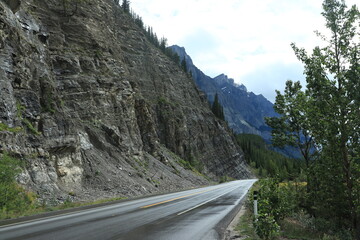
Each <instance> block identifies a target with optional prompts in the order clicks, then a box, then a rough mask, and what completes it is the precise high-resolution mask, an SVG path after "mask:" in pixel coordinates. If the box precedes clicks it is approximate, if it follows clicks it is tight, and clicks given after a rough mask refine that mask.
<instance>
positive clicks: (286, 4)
mask: <svg viewBox="0 0 360 240" xmlns="http://www.w3.org/2000/svg"><path fill="white" fill-rule="evenodd" d="M357 1H358V0H347V1H346V3H347V5H348V6H351V5H352V4H355V3H356V2H357ZM130 5H131V8H132V9H133V10H134V11H135V12H136V13H137V14H139V15H140V16H141V17H142V18H143V21H144V23H145V24H146V25H149V26H152V27H153V29H154V31H155V32H156V33H157V35H158V37H159V38H161V37H163V36H164V37H165V38H167V39H168V45H174V44H176V45H179V46H182V47H185V49H186V51H187V53H188V54H189V55H190V57H191V58H192V59H193V62H194V64H195V65H196V66H197V67H198V68H200V69H201V70H202V71H203V72H204V73H205V74H207V75H209V76H211V77H215V76H217V75H219V74H221V73H224V74H226V75H228V77H230V78H233V79H234V80H235V82H236V83H239V84H240V83H241V84H244V85H245V86H246V87H247V89H248V91H252V92H254V93H256V94H262V95H264V96H265V97H266V98H267V99H269V100H270V101H272V102H274V99H275V89H278V90H283V89H284V86H285V81H286V80H288V79H291V80H294V81H297V80H300V81H302V82H303V83H304V79H305V77H304V76H303V74H302V73H303V67H302V64H301V63H300V62H299V61H298V60H297V58H296V57H295V55H294V53H293V51H292V49H291V47H290V43H292V42H295V43H296V44H297V45H298V46H299V47H305V48H306V49H308V50H311V49H313V47H315V46H317V45H319V44H320V41H319V39H318V37H316V35H315V34H314V31H315V30H320V32H325V29H324V24H325V23H324V19H323V17H322V16H321V12H322V1H321V0H221V1H219V0H181V1H179V0H132V1H131V3H130Z"/></svg>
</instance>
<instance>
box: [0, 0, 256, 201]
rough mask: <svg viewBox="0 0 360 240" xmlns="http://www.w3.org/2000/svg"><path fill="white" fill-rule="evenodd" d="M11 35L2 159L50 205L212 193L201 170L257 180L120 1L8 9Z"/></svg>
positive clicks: (2, 6) (3, 60) (2, 19)
mask: <svg viewBox="0 0 360 240" xmlns="http://www.w3.org/2000/svg"><path fill="white" fill-rule="evenodd" d="M0 26H1V28H0V122H1V125H0V126H2V127H0V151H1V152H7V153H9V154H11V155H13V156H16V157H17V158H19V159H22V161H23V162H24V166H25V167H24V171H23V173H22V174H21V175H20V176H19V179H18V181H19V182H20V183H21V184H23V185H24V186H26V187H27V188H30V189H31V190H33V191H35V192H37V193H38V195H39V196H40V197H41V198H43V199H44V200H46V201H55V202H59V201H63V200H65V199H67V198H69V197H70V198H76V199H80V200H83V199H94V198H103V197H108V196H114V195H123V196H134V195H142V194H147V193H154V192H161V191H170V190H175V189H181V188H187V187H192V186H198V185H202V184H208V183H209V182H208V180H206V179H205V178H203V177H202V176H199V174H196V171H195V170H194V169H197V170H198V171H202V173H204V174H205V175H207V176H209V177H210V178H212V179H214V180H215V179H217V178H218V177H220V176H224V175H227V176H231V177H234V178H247V177H250V176H251V174H250V172H249V171H248V169H247V166H246V164H245V162H244V159H243V153H242V151H241V149H239V147H238V146H237V145H236V144H235V141H234V139H233V137H232V135H231V134H230V133H229V131H228V128H227V127H226V125H225V124H224V123H223V122H221V121H219V120H217V119H216V118H215V117H214V115H213V114H212V113H211V111H210V109H209V106H208V103H207V101H206V99H205V97H204V96H203V95H202V94H201V93H200V92H199V91H198V90H197V88H196V86H195V84H194V83H193V81H192V80H191V79H190V78H189V77H188V76H187V75H186V74H184V73H183V71H182V70H181V69H180V68H179V67H178V66H177V65H176V64H174V63H173V62H172V61H171V60H169V59H168V57H166V56H165V55H163V54H162V53H161V51H159V50H158V49H157V48H155V47H153V45H151V44H150V43H149V42H148V41H147V39H146V37H145V35H144V33H143V32H142V30H141V29H140V28H138V27H137V25H135V24H134V23H133V20H132V19H131V17H129V15H128V14H126V13H124V12H123V11H122V10H121V9H120V7H119V6H118V5H117V4H116V3H115V2H114V1H113V0H98V1H83V0H47V1H44V0H21V1H12V0H6V1H4V0H3V1H0ZM190 168H191V169H193V171H191V170H189V169H190Z"/></svg>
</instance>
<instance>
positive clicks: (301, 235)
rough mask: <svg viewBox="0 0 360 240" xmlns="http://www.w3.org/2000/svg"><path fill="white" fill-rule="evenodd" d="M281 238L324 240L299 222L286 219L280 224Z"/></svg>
mask: <svg viewBox="0 0 360 240" xmlns="http://www.w3.org/2000/svg"><path fill="white" fill-rule="evenodd" d="M280 229H281V233H280V235H281V237H283V238H287V239H301V240H317V239H319V240H320V239H322V238H321V235H320V234H318V233H316V232H314V231H311V230H310V229H308V228H307V227H306V226H304V225H303V224H302V223H300V222H299V221H298V220H296V219H293V218H285V219H284V220H282V221H281V222H280Z"/></svg>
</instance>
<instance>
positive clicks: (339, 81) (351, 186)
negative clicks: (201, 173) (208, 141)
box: [239, 0, 360, 240]
mask: <svg viewBox="0 0 360 240" xmlns="http://www.w3.org/2000/svg"><path fill="white" fill-rule="evenodd" d="M322 15H323V17H324V18H325V22H326V27H327V28H328V30H329V33H330V36H325V35H322V34H321V33H319V32H317V35H318V36H319V37H320V38H321V39H322V40H324V45H323V46H321V47H315V48H314V50H313V52H312V53H311V54H309V53H307V51H306V50H305V49H303V48H299V47H297V46H296V44H294V43H293V44H291V45H292V48H293V50H294V52H295V55H296V56H297V57H298V59H299V60H300V61H301V62H302V63H303V64H304V68H305V71H304V74H305V75H306V82H307V85H306V87H305V88H304V87H303V86H302V85H301V84H300V82H293V81H290V80H289V81H287V82H286V86H285V90H284V91H283V93H282V92H280V91H277V97H276V101H275V104H274V109H275V111H276V112H277V113H278V114H279V117H272V118H268V119H267V124H268V125H269V126H270V127H271V128H272V129H273V130H272V137H273V138H272V142H273V145H274V146H277V147H284V146H292V147H296V148H298V149H299V151H300V152H301V154H302V157H303V160H302V161H303V164H302V165H301V170H300V172H296V171H295V173H300V174H299V175H293V173H294V172H291V170H290V169H289V168H288V167H285V168H284V166H286V165H288V163H287V162H288V161H287V160H285V161H284V160H280V159H278V160H276V161H275V160H273V159H271V158H270V159H263V158H264V157H263V156H262V155H263V154H262V153H259V149H260V148H259V147H258V146H257V145H256V144H257V142H259V141H256V140H254V139H252V138H250V137H249V136H246V137H244V136H242V137H241V138H240V137H239V138H240V139H239V140H240V144H244V141H245V142H246V141H247V142H250V143H249V146H248V147H245V149H247V150H245V155H247V157H249V156H250V158H249V159H248V161H249V163H250V165H252V166H253V167H254V168H255V169H257V171H258V175H259V176H260V177H267V178H264V179H261V180H260V181H259V183H258V191H259V194H258V196H259V197H258V207H259V211H258V213H259V214H258V218H257V220H256V221H255V219H254V216H253V217H248V218H245V217H244V220H249V219H251V222H252V223H253V227H254V228H253V231H254V232H256V234H257V236H258V237H259V238H260V239H333V240H352V239H355V240H359V239H360V155H359V154H360V131H359V130H360V120H359V119H360V118H359V116H360V108H359V106H360V81H359V79H360V62H359V59H360V58H359V55H360V54H359V53H360V52H359V49H360V42H359V35H360V26H359V21H360V13H359V10H358V8H357V7H356V6H352V7H350V8H348V7H347V6H346V4H345V1H340V0H324V1H323V13H322ZM249 138H250V140H249ZM253 138H254V137H253ZM244 139H245V140H244ZM253 149H256V150H253ZM260 152H261V151H260ZM249 153H250V155H249ZM254 156H256V157H255V158H254ZM262 159H263V160H262ZM284 163H285V164H284ZM260 169H262V170H261V174H260ZM295 169H296V168H295ZM264 172H265V174H264ZM286 174H288V178H286ZM251 198H252V196H250V199H251ZM251 202H252V200H251ZM248 210H249V211H250V212H251V211H252V206H251V204H249V205H248Z"/></svg>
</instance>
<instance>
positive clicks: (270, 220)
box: [255, 213, 280, 240]
mask: <svg viewBox="0 0 360 240" xmlns="http://www.w3.org/2000/svg"><path fill="white" fill-rule="evenodd" d="M255 230H256V233H257V235H259V237H260V238H261V239H265V240H269V239H274V238H275V237H276V236H278V235H279V231H280V227H279V225H278V224H277V222H276V221H275V219H274V217H273V216H271V215H269V214H267V213H263V214H259V216H258V218H257V220H256V221H255Z"/></svg>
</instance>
